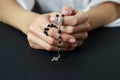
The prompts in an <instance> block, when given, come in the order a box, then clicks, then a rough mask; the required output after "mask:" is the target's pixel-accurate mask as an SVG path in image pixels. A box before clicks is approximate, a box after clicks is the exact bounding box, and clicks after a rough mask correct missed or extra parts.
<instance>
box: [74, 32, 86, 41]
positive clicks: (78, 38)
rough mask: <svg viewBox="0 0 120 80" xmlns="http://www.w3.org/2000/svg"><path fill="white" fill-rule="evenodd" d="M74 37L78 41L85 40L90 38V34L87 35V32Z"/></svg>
mask: <svg viewBox="0 0 120 80" xmlns="http://www.w3.org/2000/svg"><path fill="white" fill-rule="evenodd" d="M73 36H74V37H75V38H76V39H77V40H85V39H86V38H87V37H88V33H87V32H81V33H76V34H73Z"/></svg>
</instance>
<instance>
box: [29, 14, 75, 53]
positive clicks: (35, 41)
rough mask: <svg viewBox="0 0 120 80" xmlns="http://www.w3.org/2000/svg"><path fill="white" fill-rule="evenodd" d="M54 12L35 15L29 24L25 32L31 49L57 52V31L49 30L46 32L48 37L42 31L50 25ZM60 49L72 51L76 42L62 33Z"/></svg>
mask: <svg viewBox="0 0 120 80" xmlns="http://www.w3.org/2000/svg"><path fill="white" fill-rule="evenodd" d="M56 14H59V13H56V12H53V13H47V14H43V15H37V16H36V17H35V18H34V19H33V20H32V21H31V23H30V25H29V27H28V32H27V39H28V42H29V44H30V46H31V47H32V48H35V49H43V50H48V51H56V50H57V37H58V36H57V29H56V28H51V29H50V30H49V31H48V34H49V36H46V35H45V34H44V33H43V31H44V28H45V27H46V26H47V25H48V24H50V21H49V18H50V16H55V15H56ZM61 37H62V43H61V48H62V50H63V51H66V50H73V45H74V47H75V43H76V40H75V38H74V37H73V36H72V35H69V34H66V33H62V34H61Z"/></svg>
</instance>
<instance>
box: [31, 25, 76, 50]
mask: <svg viewBox="0 0 120 80" xmlns="http://www.w3.org/2000/svg"><path fill="white" fill-rule="evenodd" d="M29 31H30V33H32V34H34V35H36V36H38V37H39V38H40V39H42V40H44V41H45V42H47V43H48V44H51V45H53V46H57V40H58V32H57V29H55V28H51V29H50V31H48V34H49V36H46V35H45V34H44V33H43V31H42V30H41V29H40V27H39V25H34V26H30V27H29ZM67 36H68V35H67V34H66V35H64V34H63V36H61V38H62V39H63V40H62V43H61V46H62V47H65V48H68V47H70V43H68V42H69V39H73V38H74V37H71V36H70V37H69V36H68V37H67ZM71 42H72V41H71ZM72 43H74V42H72Z"/></svg>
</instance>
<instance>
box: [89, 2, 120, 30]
mask: <svg viewBox="0 0 120 80" xmlns="http://www.w3.org/2000/svg"><path fill="white" fill-rule="evenodd" d="M119 8H120V5H118V4H115V3H111V2H108V3H103V4H101V5H99V6H98V7H96V8H94V9H91V10H90V11H88V12H87V14H88V17H89V18H88V20H89V23H90V25H91V29H90V30H92V29H95V28H98V27H101V26H104V25H106V24H109V23H111V22H113V21H114V20H116V19H117V18H119V16H120V15H119V14H120V10H119Z"/></svg>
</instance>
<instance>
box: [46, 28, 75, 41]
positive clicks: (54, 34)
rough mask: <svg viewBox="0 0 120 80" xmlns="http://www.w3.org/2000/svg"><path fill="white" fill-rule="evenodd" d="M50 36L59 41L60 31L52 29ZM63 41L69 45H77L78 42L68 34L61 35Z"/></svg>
mask: <svg viewBox="0 0 120 80" xmlns="http://www.w3.org/2000/svg"><path fill="white" fill-rule="evenodd" d="M48 34H49V36H51V37H54V38H55V39H57V40H58V30H57V29H55V28H52V29H51V30H49V32H48ZM61 39H62V41H63V42H69V43H75V42H76V40H75V38H74V37H73V36H71V35H69V34H66V33H61ZM71 39H72V40H74V41H73V42H71Z"/></svg>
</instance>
